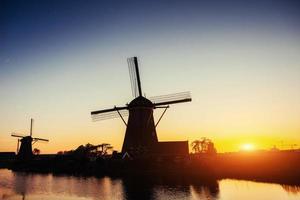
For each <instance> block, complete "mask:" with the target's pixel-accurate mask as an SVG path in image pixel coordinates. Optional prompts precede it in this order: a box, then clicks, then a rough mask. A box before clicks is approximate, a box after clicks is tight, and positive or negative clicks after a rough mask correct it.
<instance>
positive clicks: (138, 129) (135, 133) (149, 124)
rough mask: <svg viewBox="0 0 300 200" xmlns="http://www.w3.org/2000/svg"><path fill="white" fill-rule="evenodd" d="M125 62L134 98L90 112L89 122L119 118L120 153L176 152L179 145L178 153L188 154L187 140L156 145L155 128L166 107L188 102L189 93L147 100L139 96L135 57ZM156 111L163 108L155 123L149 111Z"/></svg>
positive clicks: (140, 90)
mask: <svg viewBox="0 0 300 200" xmlns="http://www.w3.org/2000/svg"><path fill="white" fill-rule="evenodd" d="M127 62H128V67H129V75H130V80H131V88H132V94H133V97H134V99H133V100H132V101H131V102H130V103H129V104H126V106H123V107H116V106H115V107H113V108H111V109H105V110H98V111H93V112H91V115H92V118H93V120H94V121H96V120H105V119H111V118H117V117H120V118H121V119H122V121H123V122H124V124H125V125H126V132H125V138H124V142H123V147H122V153H123V154H124V153H129V154H131V155H133V154H135V153H136V152H141V151H142V152H154V151H155V152H158V153H159V151H160V150H159V149H164V151H165V150H166V149H174V151H176V149H178V148H177V147H179V146H180V147H182V148H181V149H183V150H182V151H181V152H186V153H188V144H187V141H184V142H168V143H162V142H158V139H157V134H156V127H157V125H158V124H159V122H160V120H161V119H162V117H163V115H164V114H165V112H166V110H167V109H168V108H169V105H170V104H176V103H183V102H189V101H191V100H192V98H191V95H190V92H181V93H176V94H169V95H162V96H156V97H153V98H149V99H150V100H149V99H147V98H146V97H144V96H143V95H142V86H141V81H140V75H139V67H138V60H137V57H132V58H128V60H127ZM156 108H164V111H163V113H162V115H161V116H160V117H159V119H158V120H157V122H156V123H155V122H154V117H153V110H154V109H156ZM128 111H129V112H128ZM127 115H129V117H128V121H127V123H126V121H125V120H124V118H123V117H124V116H127ZM167 146H168V147H171V146H172V148H168V147H167ZM170 151H171V150H170ZM177 151H178V150H177ZM179 151H180V150H179Z"/></svg>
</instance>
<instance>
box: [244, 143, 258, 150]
mask: <svg viewBox="0 0 300 200" xmlns="http://www.w3.org/2000/svg"><path fill="white" fill-rule="evenodd" d="M254 149H255V148H254V145H253V144H250V143H247V144H243V145H242V148H241V150H242V151H253V150H254Z"/></svg>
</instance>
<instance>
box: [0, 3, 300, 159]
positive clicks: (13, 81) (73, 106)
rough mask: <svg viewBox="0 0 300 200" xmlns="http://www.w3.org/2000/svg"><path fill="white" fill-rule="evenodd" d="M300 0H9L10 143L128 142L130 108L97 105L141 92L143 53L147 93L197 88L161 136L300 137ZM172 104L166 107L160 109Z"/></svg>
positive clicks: (270, 141)
mask: <svg viewBox="0 0 300 200" xmlns="http://www.w3.org/2000/svg"><path fill="white" fill-rule="evenodd" d="M299 55H300V2H299V1H288V0H287V1H284V0H282V1H276V0H274V1H265V0H260V1H198V0H197V1H115V0H113V1H66V0H63V1H3V0H1V1H0V94H1V96H0V151H15V149H16V143H17V140H16V138H12V137H11V136H10V133H11V132H17V133H20V134H27V133H28V132H29V125H30V124H29V123H30V118H31V117H32V118H34V119H35V124H34V136H36V137H42V138H48V139H49V140H50V142H49V143H37V144H35V147H38V148H40V149H41V152H42V153H56V152H57V151H59V150H70V149H74V148H76V147H77V146H79V145H80V144H85V143H88V142H89V143H92V144H99V143H102V142H108V143H111V144H112V145H113V146H114V147H115V149H117V150H120V149H121V145H122V142H123V138H124V132H125V127H124V125H123V123H122V121H121V120H120V119H114V120H108V121H101V122H92V120H91V117H90V111H93V110H97V109H103V108H110V107H112V106H114V105H120V106H122V105H124V104H126V103H128V102H130V101H131V100H132V95H131V88H130V80H129V73H128V67H127V62H126V59H127V58H128V57H131V56H138V57H139V61H140V72H141V80H142V87H143V92H144V93H145V94H146V96H147V97H150V96H156V95H161V94H169V93H175V92H181V91H191V93H192V97H193V101H192V102H191V103H185V104H178V105H172V106H171V108H170V109H169V110H168V111H167V113H166V115H165V117H164V118H163V120H162V121H161V123H160V125H159V126H158V130H157V132H158V137H159V140H161V141H166V140H189V141H193V140H194V139H199V138H201V137H208V138H211V139H212V140H213V141H215V143H216V146H217V149H218V150H219V151H236V150H239V148H240V146H241V145H243V144H244V143H252V144H254V146H256V148H271V147H272V146H273V145H277V146H278V147H284V148H287V147H288V146H286V145H291V144H298V145H300V103H299V102H300V56H299ZM161 112H162V111H160V110H156V111H155V113H156V114H155V117H156V119H157V118H158V117H159V114H160V113H161Z"/></svg>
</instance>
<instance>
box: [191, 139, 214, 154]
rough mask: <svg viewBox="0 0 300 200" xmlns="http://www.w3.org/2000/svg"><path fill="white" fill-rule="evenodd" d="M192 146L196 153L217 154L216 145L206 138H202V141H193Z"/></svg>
mask: <svg viewBox="0 0 300 200" xmlns="http://www.w3.org/2000/svg"><path fill="white" fill-rule="evenodd" d="M191 146H192V149H193V151H194V152H195V153H207V154H215V153H217V151H216V148H215V147H214V143H213V142H212V141H211V140H210V139H208V138H205V137H202V138H201V139H200V140H195V141H193V142H192V144H191Z"/></svg>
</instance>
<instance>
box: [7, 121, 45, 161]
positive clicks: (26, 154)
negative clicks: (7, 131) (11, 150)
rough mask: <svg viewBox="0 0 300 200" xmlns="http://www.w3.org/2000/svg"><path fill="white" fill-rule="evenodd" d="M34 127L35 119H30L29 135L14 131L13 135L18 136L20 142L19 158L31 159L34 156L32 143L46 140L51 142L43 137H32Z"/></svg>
mask: <svg viewBox="0 0 300 200" xmlns="http://www.w3.org/2000/svg"><path fill="white" fill-rule="evenodd" d="M32 129H33V119H31V120H30V134H29V135H28V136H22V135H17V134H15V133H12V134H11V136H12V137H17V138H18V144H17V155H18V158H19V159H23V160H25V159H30V158H32V157H33V153H32V145H33V144H34V143H36V142H37V141H45V142H49V140H47V139H42V138H33V137H32ZM20 143H21V146H20V148H19V144H20Z"/></svg>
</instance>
